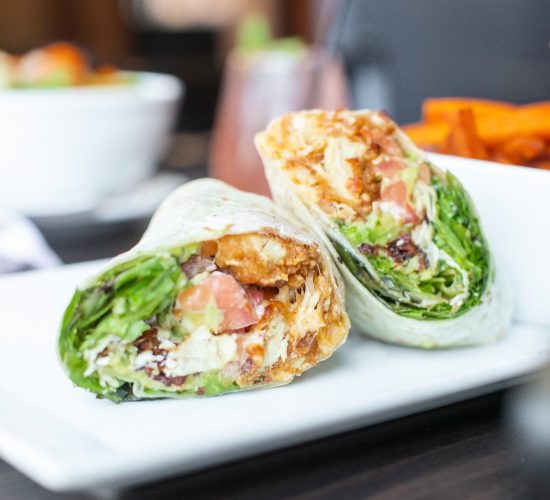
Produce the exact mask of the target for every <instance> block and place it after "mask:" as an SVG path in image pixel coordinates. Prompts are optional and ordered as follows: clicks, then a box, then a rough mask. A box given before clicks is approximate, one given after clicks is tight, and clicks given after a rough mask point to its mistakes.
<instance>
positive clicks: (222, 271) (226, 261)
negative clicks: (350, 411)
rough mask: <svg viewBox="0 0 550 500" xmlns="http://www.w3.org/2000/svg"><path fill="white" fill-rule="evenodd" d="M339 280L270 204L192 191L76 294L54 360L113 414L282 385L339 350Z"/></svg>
mask: <svg viewBox="0 0 550 500" xmlns="http://www.w3.org/2000/svg"><path fill="white" fill-rule="evenodd" d="M339 280H340V277H339V276H337V271H335V270H334V269H333V267H332V263H331V259H330V257H329V255H328V253H327V252H326V250H325V249H324V248H323V247H322V245H320V244H319V243H318V242H317V240H316V238H315V236H313V235H312V234H311V233H309V232H308V231H307V230H306V229H304V228H303V227H300V226H299V225H297V224H296V223H293V222H291V221H289V220H288V219H287V218H286V217H285V215H284V214H283V213H282V211H281V210H280V209H279V208H278V207H277V206H275V205H274V204H273V203H272V202H271V201H270V200H268V199H267V198H264V197H261V196H257V195H252V194H248V193H244V192H241V191H238V190H236V189H233V188H231V187H229V186H227V185H225V184H223V183H222V182H219V181H214V180H208V179H203V180H198V181H194V182H191V183H189V184H186V185H184V186H182V187H181V188H179V189H178V190H176V191H175V192H174V193H172V194H171V195H170V196H169V197H168V198H167V199H166V200H165V202H164V203H163V204H162V205H161V206H160V208H159V209H158V210H157V212H156V213H155V215H154V216H153V219H152V221H151V223H150V225H149V227H148V229H147V231H146V232H145V234H144V235H143V237H142V239H141V240H140V241H139V243H138V244H137V245H136V246H135V247H134V248H132V249H131V250H129V251H128V252H126V253H124V254H122V255H120V256H118V257H117V258H115V259H114V260H112V261H111V262H110V263H108V264H107V265H106V267H105V268H104V269H103V271H102V272H100V273H99V274H98V275H97V276H94V277H92V278H91V279H89V280H88V281H87V282H86V283H84V284H83V285H82V286H81V287H80V288H79V289H77V291H76V292H75V294H74V296H73V298H72V300H71V302H70V304H69V306H68V307H67V309H66V312H65V315H64V318H63V323H62V327H61V332H60V336H59V340H58V347H59V353H60V356H61V360H62V363H63V365H64V366H65V368H66V370H67V372H68V374H69V376H70V378H71V380H72V381H73V382H74V383H75V384H77V385H79V386H81V387H84V388H86V389H88V390H90V391H92V392H94V393H95V394H97V395H98V396H99V397H104V398H108V399H110V400H113V401H116V402H118V401H124V400H136V399H146V398H166V397H168V398H170V397H173V398H176V397H185V396H200V395H214V394H220V393H225V392H230V391H238V390H243V389H250V388H254V387H264V386H272V385H281V384H286V383H288V382H290V381H291V380H292V379H293V378H294V377H295V376H296V375H300V374H301V373H302V372H304V371H305V370H307V369H309V368H311V367H312V366H315V365H316V364H317V363H318V362H319V361H321V360H323V359H325V358H327V357H329V356H330V355H331V354H332V352H333V351H334V350H335V349H336V348H337V347H338V346H339V345H340V344H341V343H342V342H343V341H344V340H345V338H346V335H347V332H348V329H349V320H348V317H347V314H346V312H345V308H344V299H343V288H342V287H341V286H340V285H339Z"/></svg>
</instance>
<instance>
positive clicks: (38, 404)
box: [0, 157, 550, 491]
mask: <svg viewBox="0 0 550 500" xmlns="http://www.w3.org/2000/svg"><path fill="white" fill-rule="evenodd" d="M437 160H438V163H439V164H440V165H442V166H447V165H449V166H450V167H451V168H452V169H453V170H454V171H455V173H457V175H458V176H459V177H460V178H461V179H462V180H463V181H464V183H465V184H466V185H467V186H468V187H469V188H470V189H471V191H472V193H473V194H474V195H477V201H478V206H479V208H480V211H481V212H482V215H483V216H484V225H485V227H486V229H487V233H488V234H489V237H490V239H491V240H492V241H491V243H492V244H493V248H495V250H497V253H498V254H499V257H500V258H502V260H503V262H504V263H506V265H508V266H510V267H505V268H503V270H504V271H509V272H510V274H511V277H512V280H513V281H514V283H515V285H516V287H517V290H516V296H517V297H518V298H519V297H520V296H521V295H522V294H524V293H525V294H526V295H527V296H528V300H526V301H525V302H522V301H521V299H520V300H519V301H518V306H519V307H518V309H517V311H518V312H517V314H516V321H515V323H514V324H513V325H512V327H511V329H510V331H509V332H508V334H507V335H506V336H505V337H504V338H503V339H502V340H501V341H500V342H498V343H496V344H493V345H488V346H483V347H477V348H463V349H454V350H442V351H423V350H417V349H411V348H405V347H399V346H391V345H385V344H382V343H379V342H376V341H371V340H367V339H365V338H362V337H359V336H355V335H353V334H351V336H350V338H349V340H348V341H347V342H346V343H345V344H344V345H343V346H342V347H341V348H340V349H339V350H338V351H337V352H336V353H335V355H334V356H333V357H331V358H330V359H329V360H328V361H325V362H324V363H322V364H321V365H320V366H319V367H317V368H315V369H312V370H310V371H309V372H307V373H306V374H304V375H303V376H302V377H300V378H299V379H298V380H296V381H295V382H293V383H292V384H290V385H288V386H285V387H280V388H275V389H269V390H256V391H248V392H244V393H240V394H232V395H226V396H220V397H215V398H202V399H190V400H179V401H170V400H164V401H154V402H151V401H148V402H137V403H125V404H120V405H115V404H113V403H111V402H109V401H104V400H97V399H95V398H94V396H93V395H92V394H89V393H87V392H86V391H84V390H82V389H79V388H75V387H73V386H72V384H71V382H70V381H69V380H68V378H67V377H66V375H65V374H64V372H63V370H62V368H61V366H60V364H59V362H58V359H57V354H56V345H55V344H56V337H57V328H58V325H59V322H60V317H61V314H62V312H63V309H64V307H65V306H66V304H67V302H68V300H69V298H70V296H71V294H72V292H73V289H74V287H75V286H76V285H77V284H78V283H79V282H80V281H81V280H83V279H84V277H86V276H87V275H89V274H91V273H92V272H93V271H94V270H96V269H97V267H98V266H99V263H88V264H79V265H74V266H67V267H64V268H59V269H53V270H47V271H40V272H33V273H26V274H21V275H13V276H7V277H4V278H2V279H0V304H2V329H1V330H0V340H1V343H2V349H1V350H0V456H2V458H3V459H4V460H6V461H8V462H10V463H11V464H13V465H14V466H15V467H18V468H19V469H20V470H22V471H23V472H24V473H26V474H27V475H29V476H30V477H31V478H32V479H34V480H35V481H37V482H39V483H40V484H42V485H43V486H46V487H48V488H51V489H55V490H59V491H61V490H71V489H103V490H104V489H105V488H117V487H120V486H122V485H129V484H135V483H139V482H144V481H148V480H153V479H158V478H161V477H165V476H168V475H171V474H175V473H183V472H189V471H192V470H197V469H199V468H204V467H207V466H210V465H214V464H220V463H223V462H226V461H229V460H233V459H238V458H241V457H245V456H250V455H253V454H256V453H260V452H265V451H268V450H274V449H277V448H281V447H284V446H288V445H291V444H298V443H301V442H304V441H308V440H311V439H314V438H318V437H321V436H327V435H330V434H334V433H337V432H341V431H344V430H349V429H353V428H357V427H361V426H365V425H369V424H372V423H375V422H380V421H384V420H388V419H391V418H395V417H397V416H402V415H407V414H411V413H414V412H417V411H420V410H423V409H427V408H431V407H435V406H438V405H442V404H446V403H449V402H452V401H457V400H460V399H465V398H468V397H471V396H473V395H478V394H482V393H485V392H489V391H491V390H494V389H495V388H498V387H504V386H507V385H510V384H512V383H514V382H515V381H517V380H518V378H520V377H522V376H524V375H526V374H528V373H530V372H532V371H533V370H536V369H538V368H539V367H541V366H542V365H543V364H544V363H545V362H547V361H548V360H549V359H550V322H549V321H548V317H547V316H544V314H543V313H544V310H545V304H546V301H547V297H548V295H547V294H546V293H545V290H546V286H547V284H546V282H544V281H542V280H541V281H540V282H539V281H537V280H536V279H535V278H536V277H537V276H541V277H544V276H545V273H548V269H547V268H546V267H544V268H543V269H539V268H538V266H539V265H540V264H541V261H540V260H538V257H533V256H532V255H531V253H532V252H531V250H532V248H533V247H532V245H536V244H539V243H543V242H544V241H543V239H542V238H544V236H540V235H539V231H533V232H529V231H527V230H526V229H525V226H526V225H527V224H529V221H530V220H534V221H535V222H541V221H542V214H544V213H550V198H541V199H539V200H538V204H537V206H538V210H539V211H540V214H541V215H540V219H539V218H538V217H539V216H538V215H536V216H535V218H534V219H529V218H526V219H521V217H520V216H519V215H518V216H515V215H514V214H513V213H511V210H509V209H508V206H509V205H510V197H509V192H508V189H509V188H511V187H514V189H515V191H517V192H518V193H522V194H519V195H516V196H517V198H516V199H517V200H518V202H517V205H516V206H517V207H521V208H519V210H520V211H521V210H526V209H530V208H532V207H533V204H532V203H531V199H532V196H531V192H534V193H536V192H537V190H538V189H542V188H541V187H540V185H542V184H544V183H548V182H549V180H550V179H549V177H550V176H545V175H542V176H541V175H535V176H533V173H535V174H540V173H537V172H531V171H530V170H527V169H523V170H522V169H509V170H506V169H507V168H508V167H503V166H498V167H493V166H491V165H481V164H479V163H477V162H471V161H468V160H459V161H456V162H455V160H454V159H452V158H444V157H438V158H437ZM495 168H498V169H500V170H498V171H496V170H494V169H495ZM542 174H544V173H542ZM495 186H502V187H503V189H502V190H501V189H496V188H495ZM547 189H549V187H548V186H547ZM531 190H533V191H531ZM533 203H534V202H533ZM505 216H506V217H509V218H505ZM510 217H511V219H510ZM508 220H511V221H514V224H513V225H510V226H509V225H507V224H506V223H505V222H506V221H508ZM518 220H521V224H519V223H518V222H517V221H518ZM522 237H527V238H528V241H526V242H525V243H523V244H521V245H520V244H518V243H517V242H516V240H517V239H519V238H522ZM500 244H506V248H503V249H499V248H497V247H498V246H499V245H500ZM512 249H514V250H513V251H512ZM516 252H517V253H516ZM518 262H519V263H521V264H520V266H519V267H518V266H517V265H516V263H518ZM518 270H522V271H523V272H524V273H526V276H524V275H523V274H521V273H520V272H519V271H518ZM529 286H532V288H526V287H529ZM528 302H533V303H532V304H528ZM539 320H540V321H539ZM537 321H539V324H535V323H536V322H537Z"/></svg>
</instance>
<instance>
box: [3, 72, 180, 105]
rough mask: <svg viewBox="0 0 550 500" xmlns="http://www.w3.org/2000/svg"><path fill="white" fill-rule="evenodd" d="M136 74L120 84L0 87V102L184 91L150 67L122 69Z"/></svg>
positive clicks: (157, 97)
mask: <svg viewBox="0 0 550 500" xmlns="http://www.w3.org/2000/svg"><path fill="white" fill-rule="evenodd" d="M123 73H126V74H129V75H136V76H137V81H136V82H134V83H130V84H121V85H117V84H114V85H101V84H98V85H82V86H73V87H59V88H28V89H27V88H17V89H0V104H7V103H9V102H14V103H15V102H17V103H18V104H22V103H24V102H32V103H37V102H42V103H44V102H46V101H47V102H50V103H55V104H59V103H60V101H64V100H69V101H80V102H84V101H97V100H104V99H112V98H113V97H116V99H117V100H118V99H128V98H130V99H132V100H140V101H142V100H146V101H168V102H172V101H176V100H178V99H180V98H181V97H182V95H183V94H184V92H185V84H184V82H183V81H182V80H180V79H179V78H177V77H176V76H173V75H169V74H166V73H156V72H151V71H123Z"/></svg>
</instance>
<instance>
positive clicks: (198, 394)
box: [196, 385, 205, 396]
mask: <svg viewBox="0 0 550 500" xmlns="http://www.w3.org/2000/svg"><path fill="white" fill-rule="evenodd" d="M204 392H205V388H204V386H202V385H201V386H200V387H199V388H198V389H197V391H196V395H197V396H202V395H203V394H204Z"/></svg>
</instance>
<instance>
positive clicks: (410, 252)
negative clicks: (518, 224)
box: [255, 110, 511, 348]
mask: <svg viewBox="0 0 550 500" xmlns="http://www.w3.org/2000/svg"><path fill="white" fill-rule="evenodd" d="M255 142H256V147H257V149H258V151H259V153H260V155H261V157H262V160H263V163H264V166H265V171H266V177H267V179H268V181H269V185H270V188H271V191H272V193H273V197H274V199H275V200H276V201H277V202H278V203H279V204H281V205H284V206H286V207H287V208H289V209H290V210H291V211H293V212H294V214H295V215H296V216H298V217H299V218H300V219H301V220H302V221H303V222H304V223H305V224H306V225H307V226H308V227H310V228H312V229H313V230H314V231H315V232H316V233H317V234H318V236H319V237H320V238H322V239H323V241H324V242H325V244H326V246H327V248H329V250H330V252H331V254H332V256H333V258H334V260H335V261H336V263H337V265H338V267H339V269H340V270H341V272H342V274H343V276H344V278H345V281H346V285H347V303H348V311H349V313H350V316H351V318H352V322H353V326H354V327H355V328H357V329H358V330H360V331H361V332H362V333H365V334H368V335H371V336H373V337H376V338H378V339H381V340H384V341H387V342H394V343H399V344H406V345H412V346H420V347H426V348H432V347H448V346H459V345H471V344H479V343H484V342H489V341H492V340H494V339H496V338H497V337H499V336H500V335H502V334H503V333H504V332H505V331H506V329H507V327H508V324H509V322H510V319H511V296H510V289H509V287H508V286H507V284H506V285H505V284H504V283H503V280H502V277H501V276H500V273H498V272H497V271H496V269H495V265H494V262H493V259H492V256H491V252H490V250H489V247H488V244H487V241H486V239H485V237H484V235H483V231H482V228H481V225H480V221H479V217H478V214H477V212H476V209H475V207H474V205H473V202H472V200H471V199H470V197H469V196H468V194H467V193H466V191H465V190H464V188H463V187H462V185H461V184H460V182H459V181H458V180H457V179H456V178H455V177H454V176H453V175H452V174H451V173H450V172H442V171H441V170H440V169H438V168H437V167H436V166H435V165H433V164H432V163H431V162H430V161H429V160H428V158H427V157H426V155H425V154H424V153H423V152H422V151H421V150H419V149H418V148H417V147H416V146H415V145H414V144H413V143H412V142H411V141H410V140H409V139H408V138H407V137H406V136H405V134H403V133H402V132H401V131H400V130H399V128H398V127H397V126H396V125H395V123H394V122H393V121H392V120H391V119H389V118H388V117H387V116H386V115H385V114H383V113H380V112H374V111H369V110H364V111H347V110H338V111H322V110H311V111H300V112H296V113H290V114H288V115H286V116H284V117H282V118H279V119H276V120H274V121H273V122H271V123H270V124H269V126H268V127H267V129H266V130H265V131H263V132H260V133H259V134H257V136H256V140H255Z"/></svg>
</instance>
